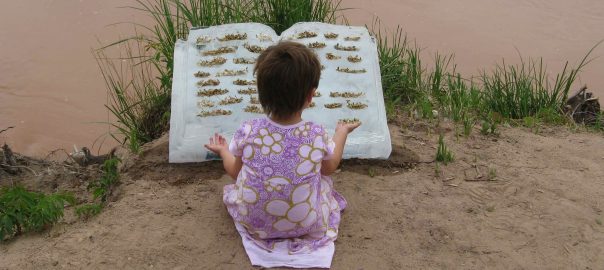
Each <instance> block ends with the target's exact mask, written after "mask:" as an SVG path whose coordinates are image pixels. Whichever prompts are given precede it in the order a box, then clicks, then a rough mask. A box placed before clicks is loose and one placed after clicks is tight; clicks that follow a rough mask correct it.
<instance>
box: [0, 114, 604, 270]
mask: <svg viewBox="0 0 604 270" xmlns="http://www.w3.org/2000/svg"><path fill="white" fill-rule="evenodd" d="M390 128H391V133H392V138H393V144H394V149H395V151H394V153H393V158H392V159H391V160H389V161H382V162H372V163H367V162H351V161H348V162H346V163H345V164H344V165H343V166H342V168H341V171H340V172H339V173H337V174H335V176H334V181H335V187H336V189H337V190H338V191H340V192H341V193H342V194H343V195H344V196H345V197H346V198H347V199H348V202H349V208H348V209H347V210H346V211H345V213H344V215H343V221H342V224H341V228H340V229H341V230H340V235H339V238H338V240H337V242H336V254H335V257H334V261H333V269H601V267H602V265H604V256H603V254H604V226H603V225H602V221H603V220H604V213H602V210H603V209H604V181H603V180H604V166H602V163H603V162H604V139H603V137H602V135H601V134H594V133H586V132H577V133H575V132H570V131H568V130H567V129H565V128H553V129H550V128H545V129H542V130H541V133H540V134H535V133H533V132H531V131H530V130H527V129H523V128H505V127H502V128H501V130H500V135H499V136H483V135H480V134H479V131H478V130H477V129H478V127H476V129H475V130H474V133H473V135H471V136H470V138H467V139H466V138H463V137H462V138H459V139H456V138H455V136H454V132H453V131H452V128H451V126H450V125H447V124H443V125H441V127H440V129H439V130H440V131H442V132H445V133H446V137H445V140H446V142H447V144H448V145H449V147H450V148H451V149H452V151H453V152H454V154H455V157H456V159H455V161H454V162H453V163H452V164H449V165H448V166H443V165H441V166H439V168H440V170H439V171H440V172H436V171H435V165H434V163H431V161H432V159H433V158H434V153H435V152H436V145H437V143H436V142H437V140H438V138H437V136H436V135H434V134H436V131H434V130H432V131H430V132H428V130H429V129H428V126H427V125H425V124H422V123H420V122H403V123H399V125H398V126H394V125H391V126H390ZM167 144H168V143H167V138H166V137H163V138H162V139H160V140H158V141H156V142H154V143H153V144H152V145H147V146H145V151H144V153H143V154H142V155H141V157H136V158H126V162H125V163H124V167H123V170H124V172H123V173H122V175H123V178H122V181H123V184H122V185H121V186H120V187H119V189H118V190H119V191H120V192H119V197H117V198H116V199H115V202H111V203H110V204H109V205H108V207H107V208H106V209H105V210H104V211H103V212H102V213H101V214H100V215H99V216H97V217H94V218H92V219H90V220H88V221H81V220H77V219H75V217H74V216H73V211H72V210H73V209H71V208H70V209H68V210H67V214H68V215H67V217H66V218H65V220H64V221H63V222H61V223H60V224H58V225H57V226H55V227H54V228H52V229H51V230H49V231H45V232H42V233H30V234H26V235H23V236H21V237H19V238H18V239H17V240H15V241H10V242H9V243H6V244H0V269H257V268H253V267H251V266H250V264H249V261H248V259H247V256H246V254H245V252H244V250H243V247H242V245H241V240H240V238H239V235H238V234H237V233H236V231H235V227H234V225H233V223H232V221H231V219H230V218H229V216H228V214H227V212H226V210H225V208H224V206H223V204H222V201H221V199H222V187H223V186H224V185H225V184H227V183H230V182H231V181H232V180H231V179H229V178H228V177H227V176H224V175H223V172H222V169H221V165H220V164H217V163H205V164H186V165H182V164H181V165H175V164H168V163H167V151H168V145H167ZM475 168H478V169H479V173H480V175H482V176H483V177H482V178H480V177H478V176H479V175H477V174H476V169H475ZM489 169H491V171H493V173H490V174H489V173H488V171H489ZM489 175H490V177H489ZM372 176H373V177H372ZM83 184H84V183H81V184H80V185H83ZM72 186H73V185H72ZM76 186H77V184H76Z"/></svg>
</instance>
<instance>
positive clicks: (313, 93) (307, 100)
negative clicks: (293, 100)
mask: <svg viewBox="0 0 604 270" xmlns="http://www.w3.org/2000/svg"><path fill="white" fill-rule="evenodd" d="M315 92H317V88H313V89H312V91H310V95H308V97H307V98H306V102H307V103H308V104H310V103H311V102H312V97H314V96H315Z"/></svg>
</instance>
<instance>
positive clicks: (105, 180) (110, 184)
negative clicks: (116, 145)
mask: <svg viewBox="0 0 604 270" xmlns="http://www.w3.org/2000/svg"><path fill="white" fill-rule="evenodd" d="M120 162H121V160H120V159H119V158H117V157H113V158H110V159H107V160H105V163H103V167H102V168H103V174H102V175H101V178H100V179H98V180H96V181H93V182H91V183H90V184H89V185H88V190H90V191H91V193H92V200H93V202H92V203H89V204H83V205H80V206H78V207H77V208H76V210H75V211H76V214H77V215H78V216H79V217H83V218H89V217H91V216H95V215H97V214H99V213H100V212H101V211H102V209H103V207H104V206H105V204H106V202H107V199H108V198H109V196H110V195H111V194H112V192H113V189H114V188H115V187H116V186H117V185H118V184H119V182H120V175H119V171H118V165H119V163H120Z"/></svg>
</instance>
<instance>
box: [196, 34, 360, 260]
mask: <svg viewBox="0 0 604 270" xmlns="http://www.w3.org/2000/svg"><path fill="white" fill-rule="evenodd" d="M254 71H255V72H256V75H257V76H256V77H257V84H258V98H259V100H260V104H261V105H262V109H263V110H264V111H265V113H266V114H267V117H264V118H259V119H252V120H248V121H245V122H243V123H242V124H241V127H240V128H239V129H238V130H237V132H236V133H235V135H234V136H233V139H232V140H231V142H230V144H228V147H227V142H226V139H225V138H223V137H222V136H220V135H218V134H216V135H215V136H214V137H213V138H210V143H209V144H207V145H206V147H207V148H208V149H210V150H211V151H213V152H215V153H217V154H219V155H220V157H221V158H222V159H223V164H224V167H225V170H226V171H227V173H228V174H229V175H230V176H232V177H233V178H237V181H236V183H235V184H230V185H226V186H225V187H224V202H225V204H226V206H227V209H228V211H229V213H230V214H231V216H232V217H233V219H234V220H235V223H236V226H237V228H238V230H239V231H240V233H241V234H242V237H244V245H245V243H246V241H247V242H249V240H247V239H251V240H252V241H253V242H254V243H256V244H257V245H258V246H260V247H262V248H264V249H265V250H270V251H271V252H272V251H277V250H281V251H282V249H283V246H284V245H283V243H285V244H287V245H286V249H287V253H288V254H292V253H299V254H301V253H303V251H311V252H312V251H316V250H318V249H319V248H321V247H329V246H331V247H332V249H331V250H332V252H331V255H329V262H330V261H331V256H332V255H333V243H332V242H333V241H334V240H335V239H336V237H337V234H338V226H339V223H340V212H341V211H342V210H343V209H344V208H345V207H346V201H345V200H344V198H343V197H342V196H341V195H340V194H339V193H337V192H336V191H335V190H334V189H333V182H332V180H331V178H329V177H328V175H330V174H331V173H333V172H334V171H335V170H336V168H337V167H338V165H339V163H340V160H341V159H342V153H343V149H344V144H345V142H346V137H347V136H348V134H349V133H350V132H352V131H353V130H354V129H355V128H356V127H358V126H359V125H360V123H356V124H354V123H338V124H337V127H336V132H335V134H334V137H333V140H332V139H330V138H329V137H328V136H327V133H326V132H325V130H324V129H323V127H322V126H320V125H316V124H314V123H312V122H309V121H304V120H302V111H303V110H304V109H305V108H307V107H309V106H310V104H311V102H312V97H313V96H314V94H315V91H316V89H317V87H318V85H319V79H320V76H321V65H320V62H319V60H318V58H317V57H316V55H315V54H314V53H313V52H312V51H310V50H309V49H308V48H306V47H305V46H304V45H301V44H297V43H291V42H282V43H279V44H278V45H276V46H271V47H269V48H267V49H266V50H265V51H264V52H263V53H262V54H261V55H260V56H259V57H258V60H257V62H256V67H255V69H254ZM241 227H243V228H241ZM277 242H281V243H280V244H279V245H276V243H277ZM274 249H276V250H274ZM246 250H247V251H248V255H249V254H250V250H249V249H247V247H246ZM251 253H252V254H253V253H254V252H251ZM277 253H278V252H277ZM250 256H252V255H250ZM263 256H268V255H267V254H264V255H263ZM287 260H289V259H287ZM303 260H305V259H303ZM270 265H274V264H270ZM277 265H280V264H277ZM283 265H289V264H283ZM305 265H306V264H305ZM309 265H311V266H312V265H313V264H309Z"/></svg>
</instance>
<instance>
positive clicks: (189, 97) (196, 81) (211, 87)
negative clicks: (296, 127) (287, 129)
mask: <svg viewBox="0 0 604 270" xmlns="http://www.w3.org/2000/svg"><path fill="white" fill-rule="evenodd" d="M304 31H309V32H316V33H317V37H313V38H301V39H298V38H297V36H296V35H298V34H299V33H302V32H304ZM327 32H329V33H332V32H333V33H338V35H339V36H338V38H335V39H328V38H326V37H325V36H324V33H327ZM281 36H282V37H283V38H280V37H279V36H277V35H276V34H275V32H274V30H272V29H271V28H270V27H268V26H266V25H263V24H258V23H243V24H229V25H220V26H213V27H209V28H204V29H193V30H191V32H190V33H189V37H188V40H187V41H179V42H177V44H176V49H175V53H174V78H173V84H172V88H173V89H172V112H171V119H170V154H169V156H170V162H175V163H181V162H198V161H205V160H209V159H214V158H216V156H214V155H212V153H209V152H208V151H207V150H206V149H205V148H203V144H205V143H207V142H208V139H209V138H210V137H211V136H212V135H213V134H214V133H215V132H218V133H220V134H222V135H224V136H225V137H226V138H228V139H230V138H231V137H232V134H233V133H234V132H235V131H236V129H237V128H238V127H239V125H240V124H241V122H243V121H244V120H246V119H251V118H257V117H263V116H264V114H262V113H261V112H260V111H261V106H260V105H259V104H252V103H256V100H257V94H255V93H253V92H254V90H255V89H256V85H255V83H254V80H255V78H254V76H253V67H254V64H253V61H254V60H255V59H256V58H257V57H258V56H259V53H260V51H261V50H262V49H264V48H266V47H268V46H270V45H273V44H275V43H276V42H278V41H279V39H289V38H292V41H296V42H301V43H304V44H307V45H308V43H312V42H319V43H325V47H324V48H316V49H313V50H315V52H316V53H317V55H318V56H319V58H320V60H321V62H322V64H323V65H324V67H325V69H324V70H323V71H322V76H321V81H320V85H319V92H320V93H321V97H315V98H314V103H315V104H314V105H315V106H314V107H312V108H308V109H307V110H305V111H304V113H303V117H304V119H306V120H311V121H314V122H317V123H320V124H323V125H324V126H325V128H326V129H327V130H331V131H333V129H334V128H335V124H336V122H337V121H338V119H344V118H357V119H360V120H361V121H362V122H363V125H362V126H361V127H360V128H359V129H357V130H356V131H355V132H353V133H352V134H351V135H350V136H349V139H348V141H347V145H346V149H345V152H344V156H345V158H351V157H358V158H387V157H388V156H389V155H390V151H391V145H390V136H389V133H388V126H387V124H386V117H385V110H384V104H383V98H382V89H381V81H380V72H379V65H378V62H377V49H376V47H375V43H374V41H373V39H372V37H370V35H369V33H368V32H367V30H366V29H365V28H362V27H348V26H338V25H330V24H323V23H299V24H296V25H294V26H293V27H291V28H290V29H288V30H286V31H285V32H283V34H282V35H281ZM346 37H351V38H352V39H354V40H345V38H346ZM356 38H358V40H356ZM337 43H340V44H341V45H342V46H356V49H357V50H356V51H341V50H336V49H335V47H334V46H335V45H336V44H337ZM347 49H351V48H347ZM327 52H332V53H333V54H334V55H336V56H341V58H340V59H334V60H328V59H326V53H327ZM348 56H358V58H355V59H357V60H358V61H359V62H354V63H353V62H350V61H349V60H348V59H347V58H348ZM338 67H339V68H341V69H345V68H348V69H349V70H348V71H349V72H350V70H357V71H359V72H360V73H347V72H340V71H337V70H336V69H337V68H338ZM360 70H363V71H364V72H362V73H361V71H360ZM245 83H250V84H249V85H241V84H245ZM250 90H251V91H250ZM330 92H337V93H340V94H342V93H344V92H349V93H348V94H353V96H354V97H330ZM337 93H336V94H337ZM359 94H360V96H357V95H359ZM253 99H255V100H253ZM347 101H348V102H352V103H356V105H358V106H361V107H362V106H366V107H364V108H362V109H356V110H355V109H350V108H348V103H347ZM331 103H339V104H341V107H340V108H335V109H328V108H326V107H325V105H327V104H331ZM354 105H355V104H353V105H352V106H353V107H355V106H354ZM250 106H251V107H250ZM250 109H252V110H250Z"/></svg>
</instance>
